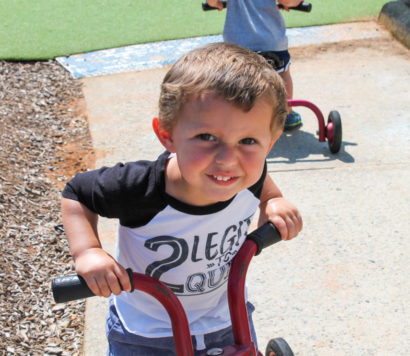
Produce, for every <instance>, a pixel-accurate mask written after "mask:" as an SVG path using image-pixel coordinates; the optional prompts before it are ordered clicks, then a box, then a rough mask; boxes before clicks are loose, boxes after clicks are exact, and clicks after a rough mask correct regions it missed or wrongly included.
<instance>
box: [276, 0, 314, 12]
mask: <svg viewBox="0 0 410 356" xmlns="http://www.w3.org/2000/svg"><path fill="white" fill-rule="evenodd" d="M278 6H279V8H280V9H284V8H285V7H284V6H283V5H282V4H279V5H278ZM289 10H295V11H302V12H311V11H312V4H311V3H309V2H301V3H300V4H299V5H298V6H292V7H290V8H289Z"/></svg>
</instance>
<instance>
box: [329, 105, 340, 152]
mask: <svg viewBox="0 0 410 356" xmlns="http://www.w3.org/2000/svg"><path fill="white" fill-rule="evenodd" d="M326 138H327V143H328V145H329V149H330V152H332V153H337V152H339V150H340V147H341V146H342V119H341V118H340V114H339V112H338V111H335V110H334V111H331V112H330V114H329V117H328V119H327V126H326Z"/></svg>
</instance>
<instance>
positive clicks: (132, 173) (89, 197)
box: [62, 161, 155, 218]
mask: <svg viewBox="0 0 410 356" xmlns="http://www.w3.org/2000/svg"><path fill="white" fill-rule="evenodd" d="M152 191H155V174H154V173H153V169H152V162H148V161H139V162H131V163H127V164H122V163H118V164H117V165H115V166H114V167H110V168H108V167H103V168H100V169H97V170H93V171H89V172H85V173H79V174H77V175H76V176H75V177H74V178H73V179H72V180H71V181H69V182H68V183H67V185H66V186H65V188H64V190H63V192H62V195H63V197H64V198H68V199H73V200H76V201H78V202H80V203H82V204H84V205H85V206H86V207H87V208H88V209H90V210H91V211H93V212H95V213H96V214H98V215H101V216H104V217H108V218H121V217H124V216H125V215H127V214H128V212H129V211H130V209H132V210H134V211H135V208H136V207H138V206H140V205H141V204H143V201H144V197H146V196H147V195H149V194H150V192H152Z"/></svg>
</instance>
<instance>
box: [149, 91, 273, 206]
mask: <svg viewBox="0 0 410 356" xmlns="http://www.w3.org/2000/svg"><path fill="white" fill-rule="evenodd" d="M272 110H273V108H272V107H271V106H270V105H269V104H268V103H266V102H265V101H264V100H258V101H257V102H256V103H255V105H254V107H253V108H252V110H250V111H249V112H244V111H243V110H242V109H240V108H238V107H236V106H234V105H232V104H230V103H228V102H227V101H226V100H224V99H222V98H220V97H218V96H216V95H215V94H213V93H206V94H202V95H201V96H198V97H195V98H193V99H191V100H189V101H188V102H187V103H186V104H185V105H184V107H183V110H182V112H181V113H180V115H179V116H178V120H177V122H176V125H175V127H174V128H173V130H172V132H171V133H165V134H164V132H162V133H161V132H160V131H159V130H158V129H155V123H154V129H155V131H156V133H157V135H158V137H159V138H160V140H161V142H162V144H163V145H164V146H165V148H166V149H167V150H168V151H170V152H176V159H172V160H171V161H170V162H169V164H168V167H167V174H166V183H167V188H166V189H167V192H168V193H169V194H170V195H172V196H174V197H175V198H177V199H180V200H182V201H184V202H186V203H189V204H193V205H209V204H213V203H216V202H219V201H226V200H228V199H230V198H232V197H233V196H234V195H235V194H237V193H238V192H240V191H241V190H243V189H246V188H249V187H250V186H252V185H253V184H255V183H256V182H257V181H258V180H259V178H260V177H261V175H262V172H263V167H264V164H265V158H266V156H267V154H268V153H269V151H270V149H271V148H272V146H273V144H274V142H275V140H276V139H277V138H278V137H279V135H280V133H281V132H278V133H277V135H275V136H276V137H272V134H271V130H270V122H271V117H272Z"/></svg>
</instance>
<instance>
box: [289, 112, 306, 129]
mask: <svg viewBox="0 0 410 356" xmlns="http://www.w3.org/2000/svg"><path fill="white" fill-rule="evenodd" d="M301 125H302V118H301V117H300V115H299V114H298V113H297V112H296V111H292V112H291V113H289V114H288V116H286V121H285V130H292V129H295V128H297V127H299V126H301Z"/></svg>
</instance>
